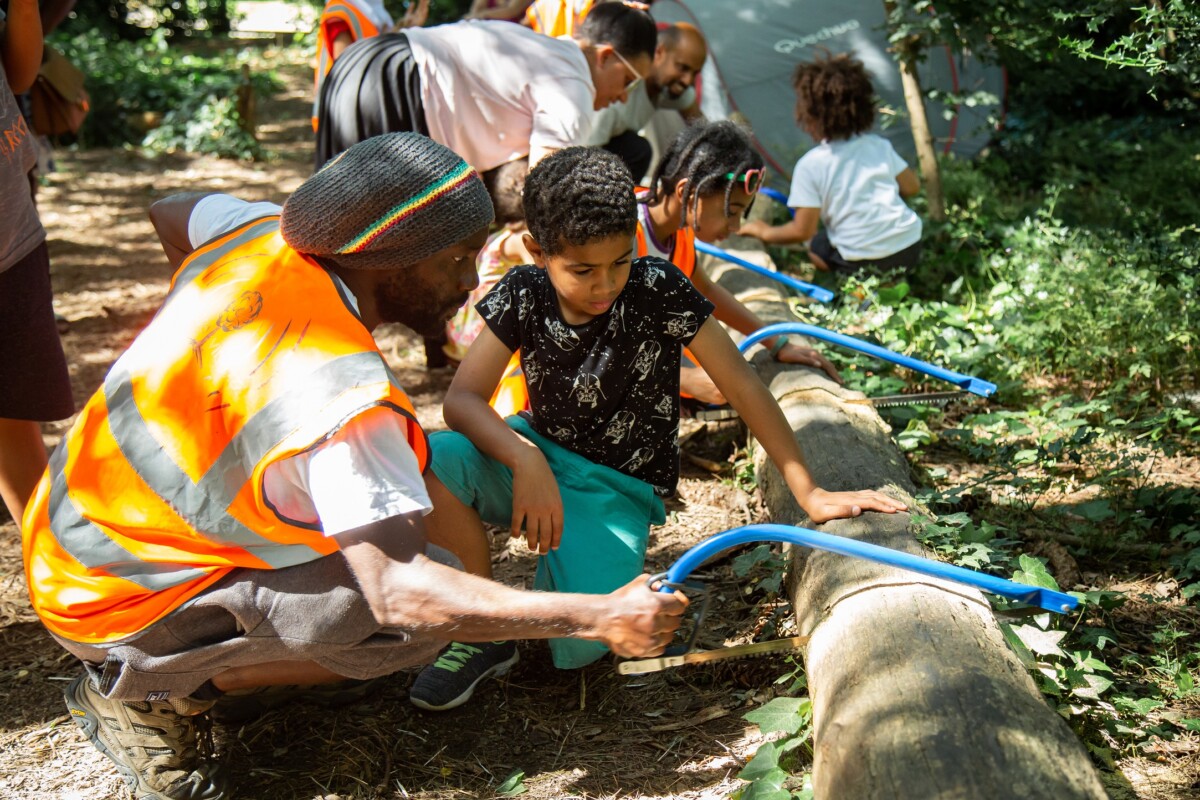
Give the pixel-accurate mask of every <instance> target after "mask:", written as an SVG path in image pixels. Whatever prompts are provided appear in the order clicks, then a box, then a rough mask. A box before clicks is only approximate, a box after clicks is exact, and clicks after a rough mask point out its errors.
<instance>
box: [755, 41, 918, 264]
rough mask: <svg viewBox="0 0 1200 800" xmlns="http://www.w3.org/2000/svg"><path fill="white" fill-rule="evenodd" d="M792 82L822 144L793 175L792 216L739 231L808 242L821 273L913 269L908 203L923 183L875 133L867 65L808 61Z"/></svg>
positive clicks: (800, 114) (845, 58)
mask: <svg viewBox="0 0 1200 800" xmlns="http://www.w3.org/2000/svg"><path fill="white" fill-rule="evenodd" d="M792 85H793V86H794V87H795V89H796V120H797V122H798V123H799V125H800V127H801V128H803V129H804V131H805V132H806V133H808V135H809V136H811V137H812V138H813V139H814V140H816V141H817V142H818V143H819V144H818V145H817V146H816V147H814V148H813V149H811V150H809V151H808V152H807V153H805V154H804V155H803V156H801V157H800V160H799V161H798V162H797V163H796V168H795V170H794V171H793V172H792V187H791V192H790V193H789V194H788V201H787V204H788V206H789V207H790V208H791V209H792V211H793V217H792V219H791V220H789V221H788V222H786V223H784V224H782V225H776V226H771V225H768V224H767V223H765V222H762V221H761V220H754V221H752V222H747V223H746V224H745V225H743V226H742V228H741V230H739V231H738V233H740V234H741V235H743V236H753V237H754V238H756V239H761V240H762V241H764V242H766V243H768V244H800V243H807V244H808V259H809V261H811V262H812V263H813V265H814V266H816V267H817V269H822V270H831V271H834V272H840V273H843V274H852V273H857V272H860V271H863V270H864V269H870V270H875V271H881V270H888V269H908V268H910V267H913V266H915V265H916V263H917V259H918V258H919V257H920V255H921V219H920V217H918V216H917V215H916V212H914V211H913V210H912V209H911V208H909V207H908V206H907V205H906V204H905V203H904V199H903V198H905V197H912V196H913V195H915V194H916V193H917V192H919V191H920V190H921V181H920V179H918V178H917V175H916V173H914V172H913V171H912V169H911V168H910V167H909V166H908V165H907V164H905V163H904V159H902V158H901V157H900V156H899V155H897V153H896V151H895V149H894V148H893V147H892V145H891V143H890V142H889V141H888V140H887V139H884V138H883V137H882V136H877V135H875V134H873V133H870V132H869V131H870V130H871V125H872V124H874V122H875V90H874V88H873V87H872V86H871V78H870V76H869V75H868V74H867V70H866V68H865V67H864V66H863V64H862V62H861V61H858V60H857V59H854V58H851V57H850V56H849V55H847V54H845V53H842V54H839V55H836V56H830V57H828V58H817V59H816V60H814V61H812V62H802V63H801V64H800V65H799V66H797V67H796V72H795V74H794V76H793V78H792ZM818 220H819V221H820V222H822V223H824V227H823V228H822V229H821V231H820V232H818V231H817V222H818Z"/></svg>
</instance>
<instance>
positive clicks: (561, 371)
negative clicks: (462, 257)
mask: <svg viewBox="0 0 1200 800" xmlns="http://www.w3.org/2000/svg"><path fill="white" fill-rule="evenodd" d="M475 308H476V310H477V311H478V312H479V314H480V315H481V316H482V317H483V319H484V321H485V322H486V323H487V325H488V327H489V328H490V329H491V330H492V332H493V333H494V334H496V337H497V338H498V339H500V341H501V342H503V343H504V344H505V345H506V346H508V347H510V348H512V349H514V350H515V349H517V348H520V350H521V367H522V369H523V370H524V372H525V382H526V384H527V385H528V386H529V403H530V409H531V411H530V412H529V419H530V422H531V424H532V425H533V429H534V430H536V431H537V432H538V433H540V434H542V435H543V436H545V437H546V438H548V439H551V440H552V441H555V442H558V443H559V444H560V445H562V446H563V447H566V448H568V449H570V450H573V451H575V452H576V453H579V454H580V455H582V456H584V457H586V458H587V459H589V460H591V461H593V462H595V463H597V464H603V465H604V466H606V467H611V468H613V469H615V470H619V471H621V472H624V473H625V474H626V475H632V476H633V477H635V478H638V479H640V480H643V481H645V482H646V483H648V484H650V485H651V486H653V487H654V491H655V492H656V493H658V494H659V495H660V496H664V497H665V496H667V495H670V494H671V493H672V492H674V491H675V484H676V483H677V482H678V480H679V448H678V445H677V444H676V439H677V437H678V433H677V432H678V428H679V360H680V351H681V348H682V347H683V346H684V345H686V344H687V343H688V342H690V341H691V340H692V337H693V336H695V335H696V332H697V331H699V330H700V326H701V325H702V324H704V321H705V320H706V319H708V317H709V315H710V314H712V312H713V305H712V303H710V302H709V301H708V300H707V299H705V297H704V295H702V294H700V292H699V291H697V290H696V288H695V287H694V286H692V284H691V282H690V281H689V280H688V279H687V277H686V276H685V275H684V274H683V273H682V272H680V271H679V269H678V268H677V267H675V265H673V264H671V263H669V262H667V261H663V260H662V259H660V258H639V259H636V260H635V261H634V262H633V264H632V266H631V267H630V272H629V281H628V282H627V283H626V284H625V288H624V289H623V290H622V291H621V294H620V295H618V296H617V299H616V302H614V303H613V304H612V306H611V307H610V308H609V309H608V310H607V311H606V312H604V313H603V314H601V315H599V316H597V317H596V318H595V319H592V320H591V321H589V322H586V323H584V324H583V325H568V324H567V323H566V322H564V321H563V318H562V314H561V313H560V311H559V308H558V298H557V296H556V295H555V293H554V287H553V286H552V285H551V283H550V279H549V277H547V275H546V272H545V270H541V269H538V268H537V267H517V268H515V269H512V270H509V271H508V273H507V274H505V276H504V277H503V278H501V279H500V282H499V283H497V284H496V285H495V286H494V287H493V288H492V290H491V291H490V292H488V294H487V296H485V297H484V298H483V300H481V301H479V303H478V304H477V305H476V306H475Z"/></svg>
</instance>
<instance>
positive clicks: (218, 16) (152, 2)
mask: <svg viewBox="0 0 1200 800" xmlns="http://www.w3.org/2000/svg"><path fill="white" fill-rule="evenodd" d="M234 3H235V0H142V2H141V3H137V4H134V5H133V9H131V7H130V6H131V4H130V3H127V2H120V0H75V4H74V5H75V15H74V19H72V20H70V21H68V22H67V23H66V24H64V25H63V29H64V30H66V31H68V32H71V33H79V32H83V31H98V32H101V33H103V34H105V35H107V36H116V37H119V38H122V39H126V40H134V39H138V38H141V37H143V36H146V35H148V34H149V32H150V31H151V30H159V31H162V32H164V33H165V34H166V35H168V36H185V37H186V36H209V35H212V34H222V33H228V31H229V20H230V15H231V13H232V6H233V5H234ZM131 10H133V13H132V14H131V13H130V12H131Z"/></svg>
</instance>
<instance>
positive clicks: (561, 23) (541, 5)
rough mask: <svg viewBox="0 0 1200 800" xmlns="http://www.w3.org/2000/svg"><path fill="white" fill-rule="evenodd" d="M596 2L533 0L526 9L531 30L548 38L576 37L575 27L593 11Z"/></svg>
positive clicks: (588, 0)
mask: <svg viewBox="0 0 1200 800" xmlns="http://www.w3.org/2000/svg"><path fill="white" fill-rule="evenodd" d="M594 4H595V0H533V2H532V3H530V5H529V8H527V9H525V20H526V22H527V23H528V24H529V27H530V28H533V29H534V30H535V31H537V32H538V33H544V34H546V35H547V36H574V35H575V26H576V25H578V24H579V23H581V22H583V18H584V17H586V16H587V15H588V12H589V11H591V10H592V6H593V5H594Z"/></svg>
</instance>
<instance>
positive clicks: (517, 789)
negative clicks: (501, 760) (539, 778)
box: [496, 769, 529, 797]
mask: <svg viewBox="0 0 1200 800" xmlns="http://www.w3.org/2000/svg"><path fill="white" fill-rule="evenodd" d="M528 791H529V787H528V786H526V785H525V772H524V771H523V770H519V769H518V770H513V773H512V774H511V775H509V776H508V777H507V778H505V779H504V782H503V783H501V784H500V785H499V786H497V787H496V794H498V795H500V796H502V797H516V796H517V795H519V794H525V793H526V792H528Z"/></svg>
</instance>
